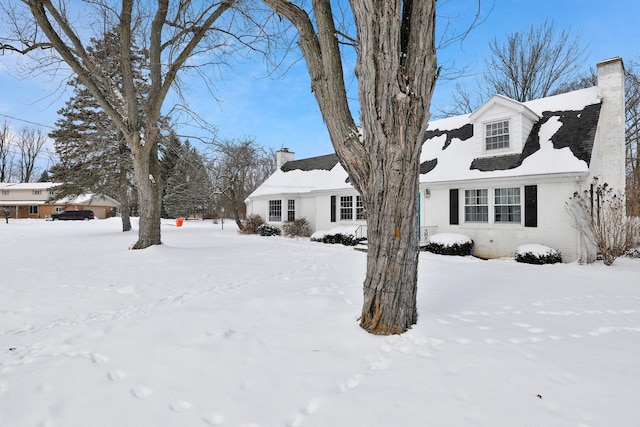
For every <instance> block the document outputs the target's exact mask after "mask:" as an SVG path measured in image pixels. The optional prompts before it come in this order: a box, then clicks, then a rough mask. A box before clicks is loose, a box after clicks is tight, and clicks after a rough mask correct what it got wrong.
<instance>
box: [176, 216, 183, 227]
mask: <svg viewBox="0 0 640 427" xmlns="http://www.w3.org/2000/svg"><path fill="white" fill-rule="evenodd" d="M182 221H184V219H182V218H176V227H182Z"/></svg>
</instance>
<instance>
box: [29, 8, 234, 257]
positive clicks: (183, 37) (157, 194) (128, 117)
mask: <svg viewBox="0 0 640 427" xmlns="http://www.w3.org/2000/svg"><path fill="white" fill-rule="evenodd" d="M22 1H23V3H25V4H26V6H28V7H29V10H30V11H31V14H32V15H33V17H34V19H35V20H36V23H37V26H38V28H39V29H40V30H41V31H42V33H43V34H44V35H45V36H46V38H47V39H48V40H49V42H48V43H47V44H46V45H47V46H48V47H52V48H53V49H55V50H56V52H57V53H58V54H59V55H60V57H61V58H62V60H63V61H64V62H65V63H66V64H67V65H68V66H69V67H70V68H71V69H72V70H73V72H75V73H76V74H77V76H78V80H79V81H80V82H81V83H82V84H83V85H84V86H85V87H86V88H87V89H88V90H89V91H90V92H91V94H92V95H93V97H94V98H95V100H96V102H97V103H98V104H99V105H100V107H101V108H102V109H103V110H104V112H105V113H106V114H107V115H108V116H109V118H110V119H111V120H112V121H113V122H114V125H115V126H116V127H117V128H118V129H119V130H121V131H122V133H123V135H124V136H125V138H126V140H127V144H128V145H129V148H130V149H131V153H132V156H133V168H134V176H135V181H136V186H137V189H138V204H139V206H140V226H139V232H138V241H137V242H136V243H135V244H134V245H133V246H132V249H143V248H146V247H149V246H152V245H159V244H161V243H162V242H161V240H160V206H161V203H162V198H161V197H162V185H163V182H162V179H161V176H160V173H159V170H158V138H159V130H158V121H159V119H160V112H161V109H162V105H163V103H164V101H165V99H166V96H167V93H168V92H169V89H170V87H171V86H172V85H173V84H174V82H175V79H176V76H177V74H178V72H179V71H180V70H181V68H182V67H183V66H184V64H185V63H186V62H187V60H189V58H191V57H192V56H193V55H194V51H195V50H196V48H197V47H198V45H199V44H200V43H201V42H203V40H204V39H205V37H206V36H207V34H208V33H209V32H210V31H211V30H212V29H213V26H214V23H215V22H216V21H217V20H218V18H220V17H221V16H222V15H223V14H224V13H225V12H226V11H227V10H229V9H230V8H231V7H232V6H234V5H235V3H236V1H237V0H222V1H220V2H218V3H215V4H210V5H208V6H206V7H205V8H204V9H203V11H204V12H203V13H202V14H200V15H199V17H198V19H197V22H182V23H181V24H180V25H182V24H184V25H186V26H187V27H188V28H189V30H188V31H183V32H180V33H178V34H177V35H175V37H173V38H171V39H169V40H166V41H164V40H163V34H164V31H166V28H167V27H168V26H169V24H168V22H167V14H168V11H169V0H157V8H156V10H155V12H154V13H153V18H152V19H151V25H150V28H149V29H148V33H147V34H146V35H147V36H148V37H149V39H148V51H149V64H148V65H149V78H150V80H151V84H150V87H149V92H148V94H147V95H146V98H145V99H144V100H141V99H139V95H140V94H139V93H137V88H136V84H135V82H134V79H133V73H132V65H131V48H132V46H133V45H134V41H133V39H134V34H133V32H134V30H135V28H136V26H137V25H138V24H139V23H140V22H137V21H135V22H134V19H133V18H134V12H137V10H136V8H137V7H138V6H140V5H139V4H138V3H136V2H135V1H134V0H122V2H121V10H120V14H119V16H118V20H119V21H118V29H119V31H120V48H121V49H120V66H121V71H122V82H121V83H122V84H121V85H119V84H118V83H116V82H114V81H113V80H111V79H110V78H109V77H108V76H106V75H105V74H104V73H103V72H102V71H101V69H100V66H99V64H97V63H95V62H94V61H92V59H91V57H90V55H89V54H88V53H87V50H86V48H85V45H84V44H83V42H82V39H81V36H82V34H81V33H78V32H76V31H75V29H74V28H73V26H72V23H70V22H68V21H67V19H66V17H65V15H64V13H65V9H64V8H63V7H62V6H64V4H62V6H60V5H58V6H56V5H54V4H53V3H52V2H51V0H22ZM97 3H98V4H99V3H100V2H97ZM181 5H182V3H181ZM182 6H184V7H186V8H189V7H190V6H191V4H190V2H187V3H186V4H185V5H182ZM182 6H181V7H180V9H182ZM102 7H105V8H106V7H107V5H105V4H103V5H102ZM103 10H104V9H103ZM105 16H106V15H105ZM181 16H182V15H181V14H179V15H176V19H178V18H180V17H181ZM184 16H189V13H188V11H187V12H185V13H184ZM172 25H175V23H173V24H172ZM165 35H166V34H165ZM34 43H35V42H34ZM34 46H39V45H36V44H34ZM30 50H31V49H30V48H28V49H25V50H24V51H21V53H28V52H29V51H30ZM168 50H170V51H171V53H172V54H171V55H169V54H167V56H168V57H170V59H167V58H164V57H163V52H166V51H168ZM141 102H143V103H144V105H141ZM141 111H144V112H145V117H144V119H143V118H142V117H141V114H140V112H141Z"/></svg>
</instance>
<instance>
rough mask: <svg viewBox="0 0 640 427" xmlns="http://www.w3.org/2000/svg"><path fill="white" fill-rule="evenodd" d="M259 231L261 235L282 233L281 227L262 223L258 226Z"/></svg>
mask: <svg viewBox="0 0 640 427" xmlns="http://www.w3.org/2000/svg"><path fill="white" fill-rule="evenodd" d="M258 233H259V234H260V235H261V236H279V235H281V234H282V230H280V227H276V226H275V225H271V224H262V225H260V226H259V227H258Z"/></svg>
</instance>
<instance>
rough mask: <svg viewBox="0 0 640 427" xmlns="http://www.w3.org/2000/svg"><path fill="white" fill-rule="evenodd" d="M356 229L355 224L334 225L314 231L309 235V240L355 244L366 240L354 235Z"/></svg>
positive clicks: (347, 244) (346, 244)
mask: <svg viewBox="0 0 640 427" xmlns="http://www.w3.org/2000/svg"><path fill="white" fill-rule="evenodd" d="M356 229H357V226H353V227H335V228H332V229H331V230H328V231H316V232H315V233H313V234H312V235H311V241H312V242H322V243H334V244H335V243H337V244H342V245H345V246H356V245H357V244H358V243H360V242H362V241H363V240H366V239H365V238H357V237H356Z"/></svg>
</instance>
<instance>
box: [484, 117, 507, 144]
mask: <svg viewBox="0 0 640 427" xmlns="http://www.w3.org/2000/svg"><path fill="white" fill-rule="evenodd" d="M484 140H485V149H486V150H487V151H489V150H497V149H500V148H509V121H508V120H504V121H501V122H493V123H487V124H486V125H485V132H484Z"/></svg>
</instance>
